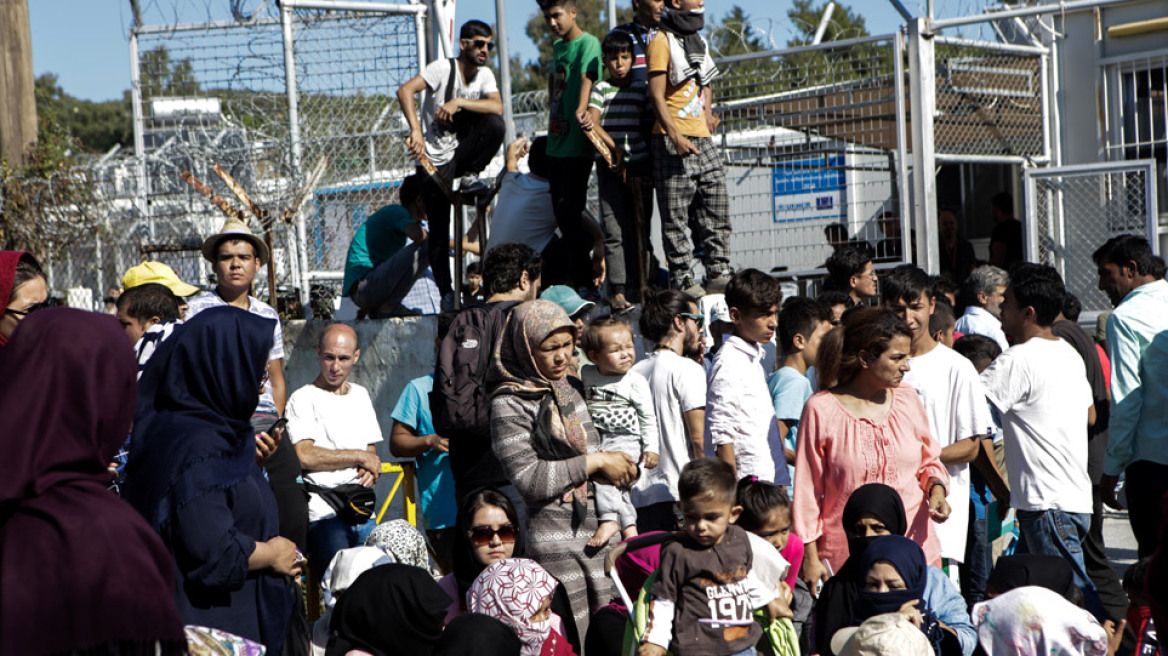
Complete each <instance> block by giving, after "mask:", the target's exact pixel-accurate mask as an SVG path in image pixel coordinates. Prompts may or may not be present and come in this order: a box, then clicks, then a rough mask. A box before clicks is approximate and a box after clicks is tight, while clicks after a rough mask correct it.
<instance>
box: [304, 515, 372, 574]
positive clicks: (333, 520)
mask: <svg viewBox="0 0 1168 656" xmlns="http://www.w3.org/2000/svg"><path fill="white" fill-rule="evenodd" d="M375 526H377V522H375V521H372V520H370V521H368V522H365V523H364V524H358V525H356V526H354V525H352V524H346V523H345V522H343V521H341V520H340V519H338V518H337V517H329V518H328V519H318V520H316V521H315V522H312V523H311V524H309V525H308V568H309V569H310V570H312V577H313V579H315V580H317V581H319V580H320V579H321V577H323V576H324V570H325V569H327V568H328V566H329V563H331V562H332V560H333V556H335V555H337V552H338V551H340V550H341V549H350V548H352V547H360V546H362V545H364V544H365V538H367V537H369V534H370V533H372V532H373V527H375Z"/></svg>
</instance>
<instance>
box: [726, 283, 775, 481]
mask: <svg viewBox="0 0 1168 656" xmlns="http://www.w3.org/2000/svg"><path fill="white" fill-rule="evenodd" d="M782 300H783V291H782V288H781V287H780V286H779V281H777V280H775V279H774V278H772V277H770V276H768V275H767V274H765V273H763V272H762V271H759V270H758V269H744V270H742V271H739V272H738V273H736V274H734V277H733V278H731V279H730V284H729V285H727V286H726V305H727V307H728V308H729V310H730V320H731V321H733V322H734V334H733V335H732V336H731V337H730V338H729V339H727V340H726V341H725V342H723V344H722V348H721V349H719V350H718V353H717V355H716V356H715V357H714V361H713V366H711V368H710V374H709V377H708V381H709V382H708V389H707V391H706V419H707V421H706V424H707V430H709V433H710V440H711V442H712V443H713V445H714V453H715V454H716V455H717V456H718V458H720V459H721V460H723V461H725V462H727V463H729V464H730V466H731V467H734V468H735V470H736V472H737V476H738V478H742V477H744V476H757V477H759V478H760V479H762V480H764V481H767V482H769V483H776V484H778V485H790V484H791V480H790V475H789V473H788V472H787V467H786V464H787V460H786V458H785V457H784V455H783V441H782V436H781V435H780V434H779V425H778V422H777V421H776V419H775V406H774V402H773V401H772V400H771V393H770V388H769V387H767V381H766V372H765V371H763V367H762V358H763V354H764V351H763V344H766V343H767V342H770V341H771V338H772V337H774V334H775V329H777V328H778V323H779V316H778V315H779V303H780V302H781V301H782Z"/></svg>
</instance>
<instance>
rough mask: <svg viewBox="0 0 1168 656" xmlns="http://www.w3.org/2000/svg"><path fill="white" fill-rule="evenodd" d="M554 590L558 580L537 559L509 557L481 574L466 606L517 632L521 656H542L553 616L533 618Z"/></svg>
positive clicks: (473, 586) (472, 587)
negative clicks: (542, 618)
mask: <svg viewBox="0 0 1168 656" xmlns="http://www.w3.org/2000/svg"><path fill="white" fill-rule="evenodd" d="M555 589H556V580H555V578H553V577H552V575H551V574H548V572H547V570H545V569H544V568H542V567H540V566H539V564H538V563H536V562H535V561H534V560H528V559H526V558H508V559H505V560H500V561H498V562H496V563H494V564H492V565H491V566H490V567H487V568H486V569H484V570H483V571H482V573H481V574H479V576H478V578H477V579H475V582H474V585H472V586H470V591H469V592H467V593H466V605H467V608H468V609H470V611H471V612H472V613H482V614H484V615H490V616H491V617H494V618H495V619H498V620H502V621H503V622H504V623H505V624H507V625H508V626H510V627H511V628H513V629H515V633H517V634H518V635H519V640H520V641H521V642H523V651H522V652H521V653H520V656H539V653H540V651H541V650H542V649H543V643H544V642H546V641H547V639H548V636H549V635H550V634H551V630H552V622H551V618H550V617H549V618H548V619H547V620H544V621H543V622H531V621H530V618H531V616H532V615H535V614H536V613H538V612H539V609H540V607H541V606H543V602H544V601H546V600H547V598H548V597H550V596H552V592H554V591H555Z"/></svg>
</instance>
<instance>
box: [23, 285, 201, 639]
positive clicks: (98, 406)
mask: <svg viewBox="0 0 1168 656" xmlns="http://www.w3.org/2000/svg"><path fill="white" fill-rule="evenodd" d="M4 300H5V301H7V295H4ZM0 372H2V375H0V416H3V417H5V418H6V421H7V424H6V425H5V426H4V428H3V429H0V460H2V461H3V462H4V476H0V653H4V654H27V653H42V652H69V651H84V650H86V649H89V648H99V647H109V648H114V650H115V651H118V652H119V653H127V654H129V653H139V652H149V653H154V644H155V643H159V642H161V644H162V649H163V651H164V653H166V652H171V653H174V652H177V653H181V651H182V650H183V649H184V648H185V644H186V643H185V639H184V637H183V627H182V621H181V620H180V619H179V615H178V611H177V610H175V604H174V574H173V567H174V565H173V563H172V562H171V559H170V555H169V554H168V553H167V551H166V548H165V547H164V546H163V544H162V541H161V540H160V539H159V537H158V535H157V534H156V533H155V532H154V531H153V530H151V529H150V527H149V526H148V525H147V524H146V522H144V521H143V520H142V517H141V516H140V515H138V513H136V512H134V510H133V509H132V508H131V507H130V506H129V505H127V504H126V503H125V502H124V501H122V500H121V499H120V498H118V497H117V496H116V495H114V494H112V493H110V492H109V490H108V489H107V488H108V486H109V481H110V475H109V472H108V471H107V469H106V468H107V467H108V466H109V462H110V461H111V460H112V459H113V456H114V454H115V453H117V451H118V448H119V447H121V445H122V443H123V442H125V439H126V434H127V433H128V432H129V429H130V421H131V419H132V418H133V412H134V395H135V392H136V389H137V383H136V374H137V365H136V363H135V362H134V356H133V350H132V349H131V347H130V344H129V342H128V341H127V340H126V335H125V332H123V331H122V329H121V327H120V326H119V325H118V322H117V321H115V320H114V319H113V318H112V317H107V316H102V315H98V314H94V313H91V312H82V311H80V310H71V309H67V308H60V309H50V310H44V311H42V312H37V313H36V314H33V315H30V316H29V317H28V318H26V319H25V320H24V321H22V322H20V326H19V327H18V328H17V329H16V332H15V333H14V334H13V336H12V340H11V341H10V342H9V344H8V347H7V348H5V349H4V350H3V351H0Z"/></svg>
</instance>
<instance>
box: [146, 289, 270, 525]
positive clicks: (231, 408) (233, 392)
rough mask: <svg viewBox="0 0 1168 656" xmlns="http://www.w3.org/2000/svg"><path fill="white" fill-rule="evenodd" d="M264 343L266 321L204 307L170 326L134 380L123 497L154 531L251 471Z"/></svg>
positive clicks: (264, 361) (266, 344)
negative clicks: (134, 404)
mask: <svg viewBox="0 0 1168 656" xmlns="http://www.w3.org/2000/svg"><path fill="white" fill-rule="evenodd" d="M271 346H272V320H271V319H264V318H263V317H259V316H256V315H254V314H251V313H250V312H241V311H240V310H239V309H238V308H229V307H224V308H211V309H208V310H205V311H203V312H200V313H198V314H196V315H195V316H194V317H192V318H191V319H190V320H188V321H187V322H185V323H184V324H182V325H181V326H178V327H177V328H175V329H174V333H173V334H172V335H171V337H170V339H167V340H166V341H164V342H163V343H162V345H161V346H159V347H158V350H157V351H155V352H154V355H153V357H151V358H150V362H149V363H148V364H147V365H146V369H145V371H143V373H142V379H141V380H140V381H139V386H140V388H141V390H142V391H141V393H140V394H139V395H138V410H137V414H136V415H135V416H134V432H133V436H132V437H131V442H130V461H129V463H128V464H127V466H126V499H127V500H128V501H129V502H130V503H131V504H133V505H134V507H136V508H137V509H138V510H139V512H141V513H142V514H143V515H144V516H145V517H146V521H148V522H150V524H151V525H152V526H154V528H155V530H159V531H161V530H162V528H163V527H164V526H165V525H166V524H167V522H168V520H169V519H170V516H171V514H172V513H175V512H177V511H178V510H179V509H180V508H182V507H183V506H185V505H186V504H187V503H189V502H191V501H193V500H195V499H197V498H199V497H201V496H202V495H204V494H207V493H208V492H212V491H216V490H222V489H226V488H229V487H231V486H233V485H235V484H236V483H238V482H240V481H242V480H243V479H244V478H245V477H246V476H248V475H249V474H250V473H251V471H252V468H253V467H255V466H256V464H255V437H254V436H255V432H254V430H253V429H252V427H251V421H250V420H251V415H252V413H253V412H255V408H256V405H257V404H258V403H259V388H260V381H261V380H262V379H263V373H264V366H265V365H266V364H267V361H268V350H269V349H270V348H271Z"/></svg>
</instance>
